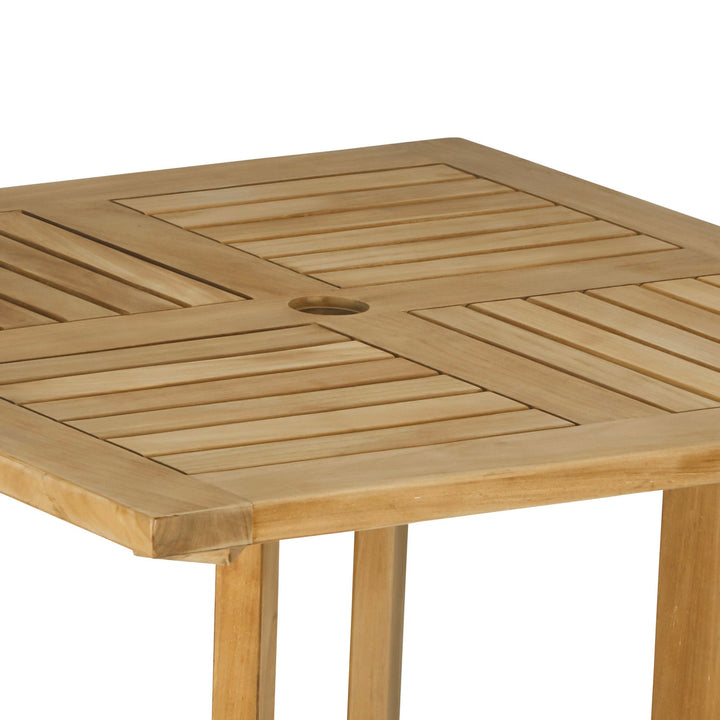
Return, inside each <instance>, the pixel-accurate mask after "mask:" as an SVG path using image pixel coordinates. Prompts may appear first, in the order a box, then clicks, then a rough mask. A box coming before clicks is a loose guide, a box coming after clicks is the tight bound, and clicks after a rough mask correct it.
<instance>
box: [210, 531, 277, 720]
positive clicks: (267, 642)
mask: <svg viewBox="0 0 720 720" xmlns="http://www.w3.org/2000/svg"><path fill="white" fill-rule="evenodd" d="M278 550H279V545H278V543H276V542H275V543H266V544H264V545H251V546H249V547H247V548H245V549H244V550H243V551H242V552H241V553H240V555H239V556H238V557H237V558H236V560H235V561H234V562H233V563H232V565H228V566H226V567H220V566H218V568H217V574H216V580H215V658H214V677H213V720H272V718H273V715H274V709H275V648H276V641H277V606H278V557H279V553H278Z"/></svg>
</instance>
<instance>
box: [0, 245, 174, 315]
mask: <svg viewBox="0 0 720 720" xmlns="http://www.w3.org/2000/svg"><path fill="white" fill-rule="evenodd" d="M0 264H2V265H3V266H4V267H6V268H8V269H9V270H13V271H15V272H18V271H20V272H22V273H23V274H26V275H30V276H32V277H34V278H36V279H39V280H41V281H43V282H47V283H49V284H50V285H53V286H55V287H58V288H60V289H61V290H65V291H68V292H72V293H73V294H74V295H78V296H80V297H84V298H86V299H88V300H91V301H93V302H97V303H98V304H99V305H103V306H105V307H109V308H111V309H112V310H115V311H116V312H123V313H131V312H146V311H150V310H164V309H167V308H172V307H178V305H177V303H173V302H171V301H170V300H166V299H164V298H159V297H157V296H155V295H151V294H149V293H146V292H144V291H143V290H139V289H138V288H135V287H132V286H130V285H126V284H125V283H122V282H119V281H118V280H114V279H113V278H111V277H108V276H106V275H99V274H98V273H95V272H92V271H91V270H87V269H86V268H84V267H81V266H79V265H76V264H75V263H71V262H68V261H66V260H63V259H61V258H58V257H55V256H54V255H50V254H48V253H46V252H41V251H40V250H36V249H35V248H33V247H30V246H29V245H25V244H24V243H20V242H17V241H16V240H12V239H10V238H9V237H6V236H5V235H0Z"/></svg>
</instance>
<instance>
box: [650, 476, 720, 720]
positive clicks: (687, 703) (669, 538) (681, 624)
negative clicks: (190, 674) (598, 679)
mask: <svg viewBox="0 0 720 720" xmlns="http://www.w3.org/2000/svg"><path fill="white" fill-rule="evenodd" d="M719 586H720V485H706V486H703V487H692V488H685V489H682V490H669V491H665V494H664V498H663V518H662V542H661V547H660V586H659V595H658V615H657V639H656V647H655V683H654V691H653V714H652V717H653V720H676V718H693V720H714V718H717V717H718V716H720V592H718V587H719Z"/></svg>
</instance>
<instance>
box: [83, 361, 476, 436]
mask: <svg viewBox="0 0 720 720" xmlns="http://www.w3.org/2000/svg"><path fill="white" fill-rule="evenodd" d="M477 390H478V388H477V387H476V386H474V385H470V384H469V383H465V382H462V381H461V380H456V379H455V378H451V377H448V376H446V375H432V376H430V377H425V378H418V379H415V380H396V381H395V382H381V383H374V384H372V385H355V386H351V387H343V388H335V389H332V390H315V391H310V392H297V393H293V394H292V395H272V396H269V397H259V398H255V399H254V400H247V399H243V400H235V401H232V400H226V399H223V401H222V402H217V403H210V404H203V405H191V406H186V405H182V406H179V407H175V408H168V409H165V410H151V411H149V412H139V413H137V412H136V413H128V414H124V415H111V416H108V417H101V418H92V419H89V420H79V421H76V422H73V423H72V424H73V425H74V426H75V427H77V428H80V429H81V430H85V432H89V433H90V434H91V435H95V436H97V437H116V438H117V437H122V436H123V435H140V434H145V433H153V432H167V431H169V430H180V429H182V428H193V427H202V426H207V425H221V424H224V423H232V422H245V421H248V420H262V419H266V418H273V417H277V418H279V417H290V416H292V415H302V414H304V413H317V412H326V411H329V410H342V409H346V408H359V407H364V406H366V405H378V404H381V403H393V402H402V401H406V400H419V399H422V398H431V397H443V396H449V395H455V394H458V395H459V394H463V393H470V392H476V391H477ZM177 396H178V402H180V401H181V400H182V390H181V389H178V393H177Z"/></svg>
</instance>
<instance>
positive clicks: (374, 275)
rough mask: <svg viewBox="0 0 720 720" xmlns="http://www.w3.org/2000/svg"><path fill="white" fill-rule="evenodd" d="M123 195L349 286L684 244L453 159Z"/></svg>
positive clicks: (150, 210)
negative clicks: (474, 172)
mask: <svg viewBox="0 0 720 720" xmlns="http://www.w3.org/2000/svg"><path fill="white" fill-rule="evenodd" d="M122 202H123V203H124V204H126V205H128V206H130V207H133V208H134V209H136V210H139V211H141V212H145V213H147V214H150V215H154V216H155V217H158V218H160V219H162V220H164V221H166V222H170V223H173V224H175V225H178V226H179V227H182V228H185V229H188V230H192V231H194V232H197V233H200V234H202V235H206V236H207V237H210V238H214V239H215V240H218V241H220V242H223V243H229V244H232V245H234V246H235V247H238V248H239V249H241V250H244V251H245V252H249V253H253V254H255V255H258V256H260V257H262V258H266V259H272V260H273V261H274V262H275V263H278V264H280V265H283V266H284V267H287V268H290V269H292V270H296V271H297V272H299V273H303V274H305V275H309V276H312V277H315V278H317V279H318V280H322V281H323V282H326V283H328V284H330V285H335V286H338V287H355V286H367V285H384V284H390V283H392V284H395V283H403V282H410V281H417V280H426V279H434V278H445V277H456V276H460V275H467V274H471V273H479V272H492V271H502V270H513V269H521V268H528V267H535V266H542V265H554V264H559V263H571V262H582V261H584V260H596V259H601V258H622V257H631V256H633V255H638V254H645V253H650V252H655V251H661V250H672V249H675V248H676V246H675V245H672V244H670V243H667V242H664V241H661V240H658V239H656V238H652V237H647V236H644V235H639V234H637V233H636V232H634V231H633V230H631V229H628V228H625V227H621V226H619V225H615V224H612V223H608V222H604V221H602V220H598V219H595V218H593V217H591V216H589V215H585V214H583V213H580V212H577V211H575V210H571V209H570V208H566V207H562V206H560V205H556V204H554V203H552V202H550V201H548V200H545V199H542V198H539V197H537V196H533V195H528V194H526V193H523V192H518V191H516V190H514V189H512V188H510V187H506V186H504V185H499V184H497V183H495V182H492V181H490V180H486V179H484V178H478V177H474V176H471V175H468V174H466V173H461V172H459V171H457V170H454V169H452V168H449V167H447V166H443V165H434V166H428V167H420V168H409V169H399V170H387V171H382V172H378V173H361V174H357V175H339V176H335V177H320V178H314V179H309V180H292V181H285V182H278V183H266V184H262V185H246V186H240V187H235V188H221V189H217V190H199V191H197V192H188V193H184V194H183V193H181V194H175V195H169V196H156V197H145V198H134V199H131V200H123V201H122Z"/></svg>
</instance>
